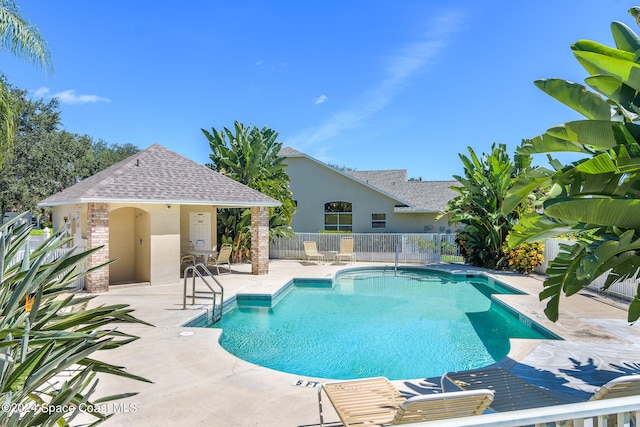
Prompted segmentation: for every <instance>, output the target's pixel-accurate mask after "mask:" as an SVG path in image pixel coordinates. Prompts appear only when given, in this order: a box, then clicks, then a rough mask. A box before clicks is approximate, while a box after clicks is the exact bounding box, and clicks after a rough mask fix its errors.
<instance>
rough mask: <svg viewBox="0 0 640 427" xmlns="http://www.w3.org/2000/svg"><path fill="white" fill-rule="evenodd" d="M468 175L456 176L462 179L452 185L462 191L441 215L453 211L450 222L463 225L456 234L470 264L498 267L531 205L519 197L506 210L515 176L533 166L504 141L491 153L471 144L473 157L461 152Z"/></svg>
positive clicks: (461, 249) (459, 191) (493, 146)
mask: <svg viewBox="0 0 640 427" xmlns="http://www.w3.org/2000/svg"><path fill="white" fill-rule="evenodd" d="M460 159H461V160H462V164H463V165H464V176H457V175H456V176H454V178H455V179H456V180H457V181H458V182H459V183H460V185H459V186H456V187H452V189H453V190H455V191H457V192H458V193H459V194H460V195H459V196H457V197H455V198H454V199H452V200H451V201H449V203H448V204H447V207H446V209H445V210H444V212H443V213H442V214H441V215H440V217H442V216H444V215H446V214H451V217H450V219H449V223H450V224H451V223H454V222H459V223H461V224H462V227H461V228H460V229H459V230H458V232H457V235H456V242H457V243H458V245H459V247H460V253H461V255H462V256H463V257H464V258H465V261H466V262H467V263H468V264H471V265H476V266H480V267H486V268H497V267H498V266H499V265H500V261H501V260H502V259H503V257H504V253H503V247H504V243H505V240H506V238H507V236H508V235H509V232H510V231H511V228H512V227H513V225H514V224H515V222H516V221H517V219H518V218H519V216H520V212H521V211H523V210H524V209H526V208H527V204H526V202H521V201H518V202H517V203H516V205H515V207H514V209H513V210H511V211H509V212H507V213H506V214H504V213H503V212H502V206H503V203H504V202H505V196H506V194H507V189H508V188H509V186H510V185H511V184H512V181H513V179H515V178H516V177H517V176H519V175H520V174H521V172H522V171H524V170H526V169H528V168H529V165H530V162H531V159H530V158H529V156H527V155H523V156H515V157H514V159H513V160H512V159H511V158H510V157H509V154H508V152H507V148H506V146H505V145H504V144H500V145H496V144H493V145H492V147H491V152H490V153H483V154H482V156H477V155H476V153H475V152H474V151H473V149H472V148H471V147H469V157H467V156H465V155H462V154H460Z"/></svg>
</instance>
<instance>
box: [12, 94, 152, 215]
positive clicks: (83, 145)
mask: <svg viewBox="0 0 640 427" xmlns="http://www.w3.org/2000/svg"><path fill="white" fill-rule="evenodd" d="M4 84H5V86H7V87H10V91H11V94H12V96H13V98H14V100H15V105H16V107H17V111H18V112H19V115H18V117H19V120H18V126H17V129H16V137H15V143H14V144H13V147H12V149H11V150H10V151H8V152H6V158H7V160H8V161H7V162H6V164H5V165H4V166H3V167H2V174H0V209H1V210H0V211H1V212H5V211H6V210H7V208H15V209H18V210H20V211H25V210H34V209H36V205H37V203H38V202H39V201H40V200H42V199H44V198H46V197H48V196H50V195H52V194H54V193H57V192H59V191H62V190H64V189H65V188H67V187H70V186H71V185H73V184H75V183H77V182H78V181H80V180H82V179H84V178H86V177H88V176H91V175H93V174H95V173H97V172H99V171H101V170H103V169H105V168H107V167H108V166H111V165H112V164H114V163H116V162H118V161H120V160H122V159H124V158H126V157H129V156H130V155H132V154H135V153H136V152H137V151H139V149H138V148H137V147H135V146H133V145H131V144H125V145H116V144H113V145H108V144H107V143H106V142H104V141H100V140H99V141H94V140H93V139H92V138H91V137H89V136H87V135H82V136H81V135H77V134H72V133H70V132H67V131H61V130H59V128H60V127H61V125H62V123H61V122H60V111H59V103H58V100H57V99H52V100H50V101H48V102H45V101H43V100H42V99H39V100H32V99H29V98H28V96H27V92H26V91H24V90H21V89H17V88H13V87H11V85H10V84H9V83H6V82H4Z"/></svg>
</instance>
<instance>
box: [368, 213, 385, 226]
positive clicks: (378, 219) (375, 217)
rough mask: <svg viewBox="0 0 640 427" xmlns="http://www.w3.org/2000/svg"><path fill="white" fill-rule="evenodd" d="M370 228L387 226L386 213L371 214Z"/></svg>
mask: <svg viewBox="0 0 640 427" xmlns="http://www.w3.org/2000/svg"><path fill="white" fill-rule="evenodd" d="M371 228H387V214H383V213H377V214H371Z"/></svg>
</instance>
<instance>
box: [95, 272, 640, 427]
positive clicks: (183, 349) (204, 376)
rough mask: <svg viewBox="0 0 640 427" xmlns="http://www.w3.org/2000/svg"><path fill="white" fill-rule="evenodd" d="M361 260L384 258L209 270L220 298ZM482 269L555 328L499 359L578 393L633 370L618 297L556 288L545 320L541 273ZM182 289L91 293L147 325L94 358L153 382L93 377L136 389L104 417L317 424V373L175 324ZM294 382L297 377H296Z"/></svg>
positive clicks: (635, 357)
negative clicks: (242, 354) (250, 354)
mask: <svg viewBox="0 0 640 427" xmlns="http://www.w3.org/2000/svg"><path fill="white" fill-rule="evenodd" d="M370 265H371V266H384V265H385V264H384V263H362V262H358V263H356V264H353V265H349V264H344V263H343V264H330V263H325V264H320V265H318V264H315V263H307V262H301V261H285V260H272V261H271V262H270V264H269V274H268V275H265V276H253V275H251V274H250V270H251V266H250V265H249V264H240V265H233V266H232V269H233V272H234V273H233V274H230V275H227V274H222V275H220V276H216V277H217V278H218V279H219V281H220V282H221V284H222V285H223V286H224V289H225V299H228V298H230V297H232V295H235V294H236V293H270V294H272V293H274V292H276V291H277V290H279V289H280V288H282V286H284V285H285V284H287V283H288V282H289V281H290V280H291V279H293V278H304V277H318V278H330V277H333V276H334V275H335V274H336V272H338V271H339V270H343V269H348V268H352V267H354V266H355V267H365V266H370ZM412 266H415V265H412ZM428 267H431V268H441V269H443V270H447V271H453V272H459V273H463V274H464V273H470V272H478V271H485V270H479V269H474V268H471V267H467V266H462V265H444V264H443V265H439V264H433V265H428ZM488 275H489V276H490V277H493V278H495V279H497V280H500V281H502V282H504V283H507V284H509V285H511V286H513V287H515V288H517V289H519V290H521V291H524V292H526V293H527V294H523V295H500V296H499V297H498V298H500V299H501V300H502V301H504V302H505V303H506V304H508V305H509V306H511V307H513V308H515V309H516V310H518V311H519V312H520V313H522V314H524V315H525V316H527V317H528V318H529V319H531V320H533V321H535V322H537V323H538V324H540V325H541V326H543V327H545V328H547V329H549V330H550V331H552V332H554V333H556V334H558V335H560V336H561V337H563V338H564V340H563V341H557V340H512V349H511V352H510V353H509V356H508V358H507V359H505V360H503V361H501V362H500V365H501V366H502V367H504V368H505V369H508V370H510V371H511V372H512V373H514V374H516V375H517V376H520V377H522V378H525V379H526V380H528V381H529V382H531V383H533V384H537V385H543V386H546V387H549V388H551V389H552V390H554V391H557V392H559V393H565V394H566V395H567V396H569V395H571V396H574V397H576V398H577V399H580V398H584V399H586V398H588V396H589V394H590V393H592V392H593V390H595V388H596V387H597V386H599V385H601V384H603V383H605V382H607V381H608V380H610V379H612V378H614V377H617V376H620V375H625V374H629V373H640V356H639V355H640V326H639V325H635V326H630V325H629V324H628V323H627V322H626V304H625V303H624V302H618V301H615V300H611V299H608V298H603V297H602V296H599V295H597V294H592V293H589V292H582V293H580V294H577V295H574V296H572V297H570V298H568V299H566V298H563V301H562V302H561V304H560V309H561V314H560V320H559V321H558V322H557V323H555V324H554V323H552V322H549V321H548V320H547V319H546V318H545V317H544V312H543V310H544V306H545V303H544V302H540V301H539V300H538V293H539V292H540V290H541V289H542V279H541V278H539V277H534V276H524V275H518V274H512V273H499V272H489V274H488ZM182 289H183V283H182V282H180V283H175V284H169V285H159V286H149V285H122V286H112V287H111V290H110V291H109V292H106V293H102V294H97V297H96V298H95V299H94V300H93V301H92V303H91V305H92V306H93V305H100V304H116V303H126V304H129V305H130V306H131V307H132V308H133V309H135V312H134V315H135V316H136V317H138V318H140V319H143V320H145V321H147V322H150V323H152V324H153V325H155V327H148V326H144V325H122V326H120V327H119V329H120V330H123V331H126V332H130V333H133V334H135V335H137V336H139V337H140V339H139V340H137V341H135V342H133V343H131V344H128V345H126V346H124V347H122V348H120V349H117V350H113V351H108V352H104V353H101V354H99V357H98V359H102V360H105V361H109V362H111V363H115V364H118V365H121V366H126V368H127V371H128V372H131V373H133V374H136V375H140V376H143V377H146V378H148V379H150V380H151V381H153V382H154V383H153V384H147V383H142V382H136V381H131V380H126V379H122V378H116V377H111V376H105V377H103V378H101V380H100V384H99V387H98V391H99V393H100V395H109V394H116V393H123V392H131V391H137V392H139V394H138V395H136V396H133V397H131V398H128V399H126V400H122V401H119V402H120V404H121V405H120V406H117V407H114V409H112V410H114V411H115V412H116V413H115V415H114V416H113V417H112V418H111V419H109V420H108V421H107V422H106V423H105V424H104V425H106V426H125V425H126V426H132V425H133V426H157V425H166V424H169V423H171V424H174V423H175V424H178V425H183V426H198V425H209V426H221V427H222V426H224V427H235V426H238V427H240V426H242V427H245V426H266V427H269V426H274V427H275V426H278V427H280V426H300V427H302V426H317V425H319V417H318V403H317V389H316V388H313V387H307V386H305V385H306V384H307V383H306V382H305V381H316V380H319V379H317V378H309V377H303V376H300V375H291V374H286V373H282V372H278V371H273V370H270V369H267V368H263V367H260V366H256V365H253V364H250V363H248V362H245V361H243V360H240V359H238V358H236V357H234V356H232V355H231V354H229V353H227V352H226V351H225V350H224V349H222V348H221V347H220V345H219V344H218V338H219V335H220V330H217V329H208V328H193V327H185V326H182V325H184V324H185V323H186V322H187V321H189V320H191V319H193V318H194V317H196V316H197V315H199V314H200V313H202V311H203V307H204V305H196V306H190V305H188V306H187V309H186V310H183V309H182ZM201 301H202V300H201ZM525 321H526V319H525ZM185 332H186V334H185ZM416 351H420V349H419V348H417V349H416ZM298 382H302V385H297V383H298ZM394 383H395V384H396V385H397V386H398V388H399V389H401V390H403V391H407V392H415V390H417V389H420V388H424V389H425V390H426V389H429V388H430V386H431V383H429V382H428V381H426V380H424V379H415V380H412V381H394ZM328 406H329V408H327V405H325V414H326V418H325V419H327V420H329V421H337V420H338V418H337V416H335V414H334V413H333V412H332V410H331V408H330V405H328ZM328 409H329V410H328ZM337 424H338V425H339V423H337ZM329 425H336V424H333V423H329Z"/></svg>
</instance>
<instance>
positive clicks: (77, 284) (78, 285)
mask: <svg viewBox="0 0 640 427" xmlns="http://www.w3.org/2000/svg"><path fill="white" fill-rule="evenodd" d="M39 237H40V236H35V239H34V238H33V237H31V238H30V239H29V248H30V250H31V251H33V250H34V249H35V248H36V247H37V246H38V245H39V244H40V243H41V242H42V239H40V238H39ZM70 250H72V248H57V249H55V250H54V251H53V252H51V253H50V254H49V257H48V259H49V260H53V259H56V258H59V257H60V256H62V255H64V254H65V253H66V252H68V251H70ZM83 250H84V249H83V248H78V251H80V252H82V251H83ZM23 259H24V250H21V251H18V253H17V254H16V256H15V257H14V258H13V260H11V263H10V264H15V263H16V262H21V261H22V260H23ZM78 268H80V269H81V270H82V271H84V270H85V269H86V266H85V265H84V262H83V263H82V264H81V265H79V266H78ZM69 289H70V290H73V291H81V290H83V289H84V276H81V277H77V278H76V279H75V280H74V281H73V283H71V284H70V285H69Z"/></svg>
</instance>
